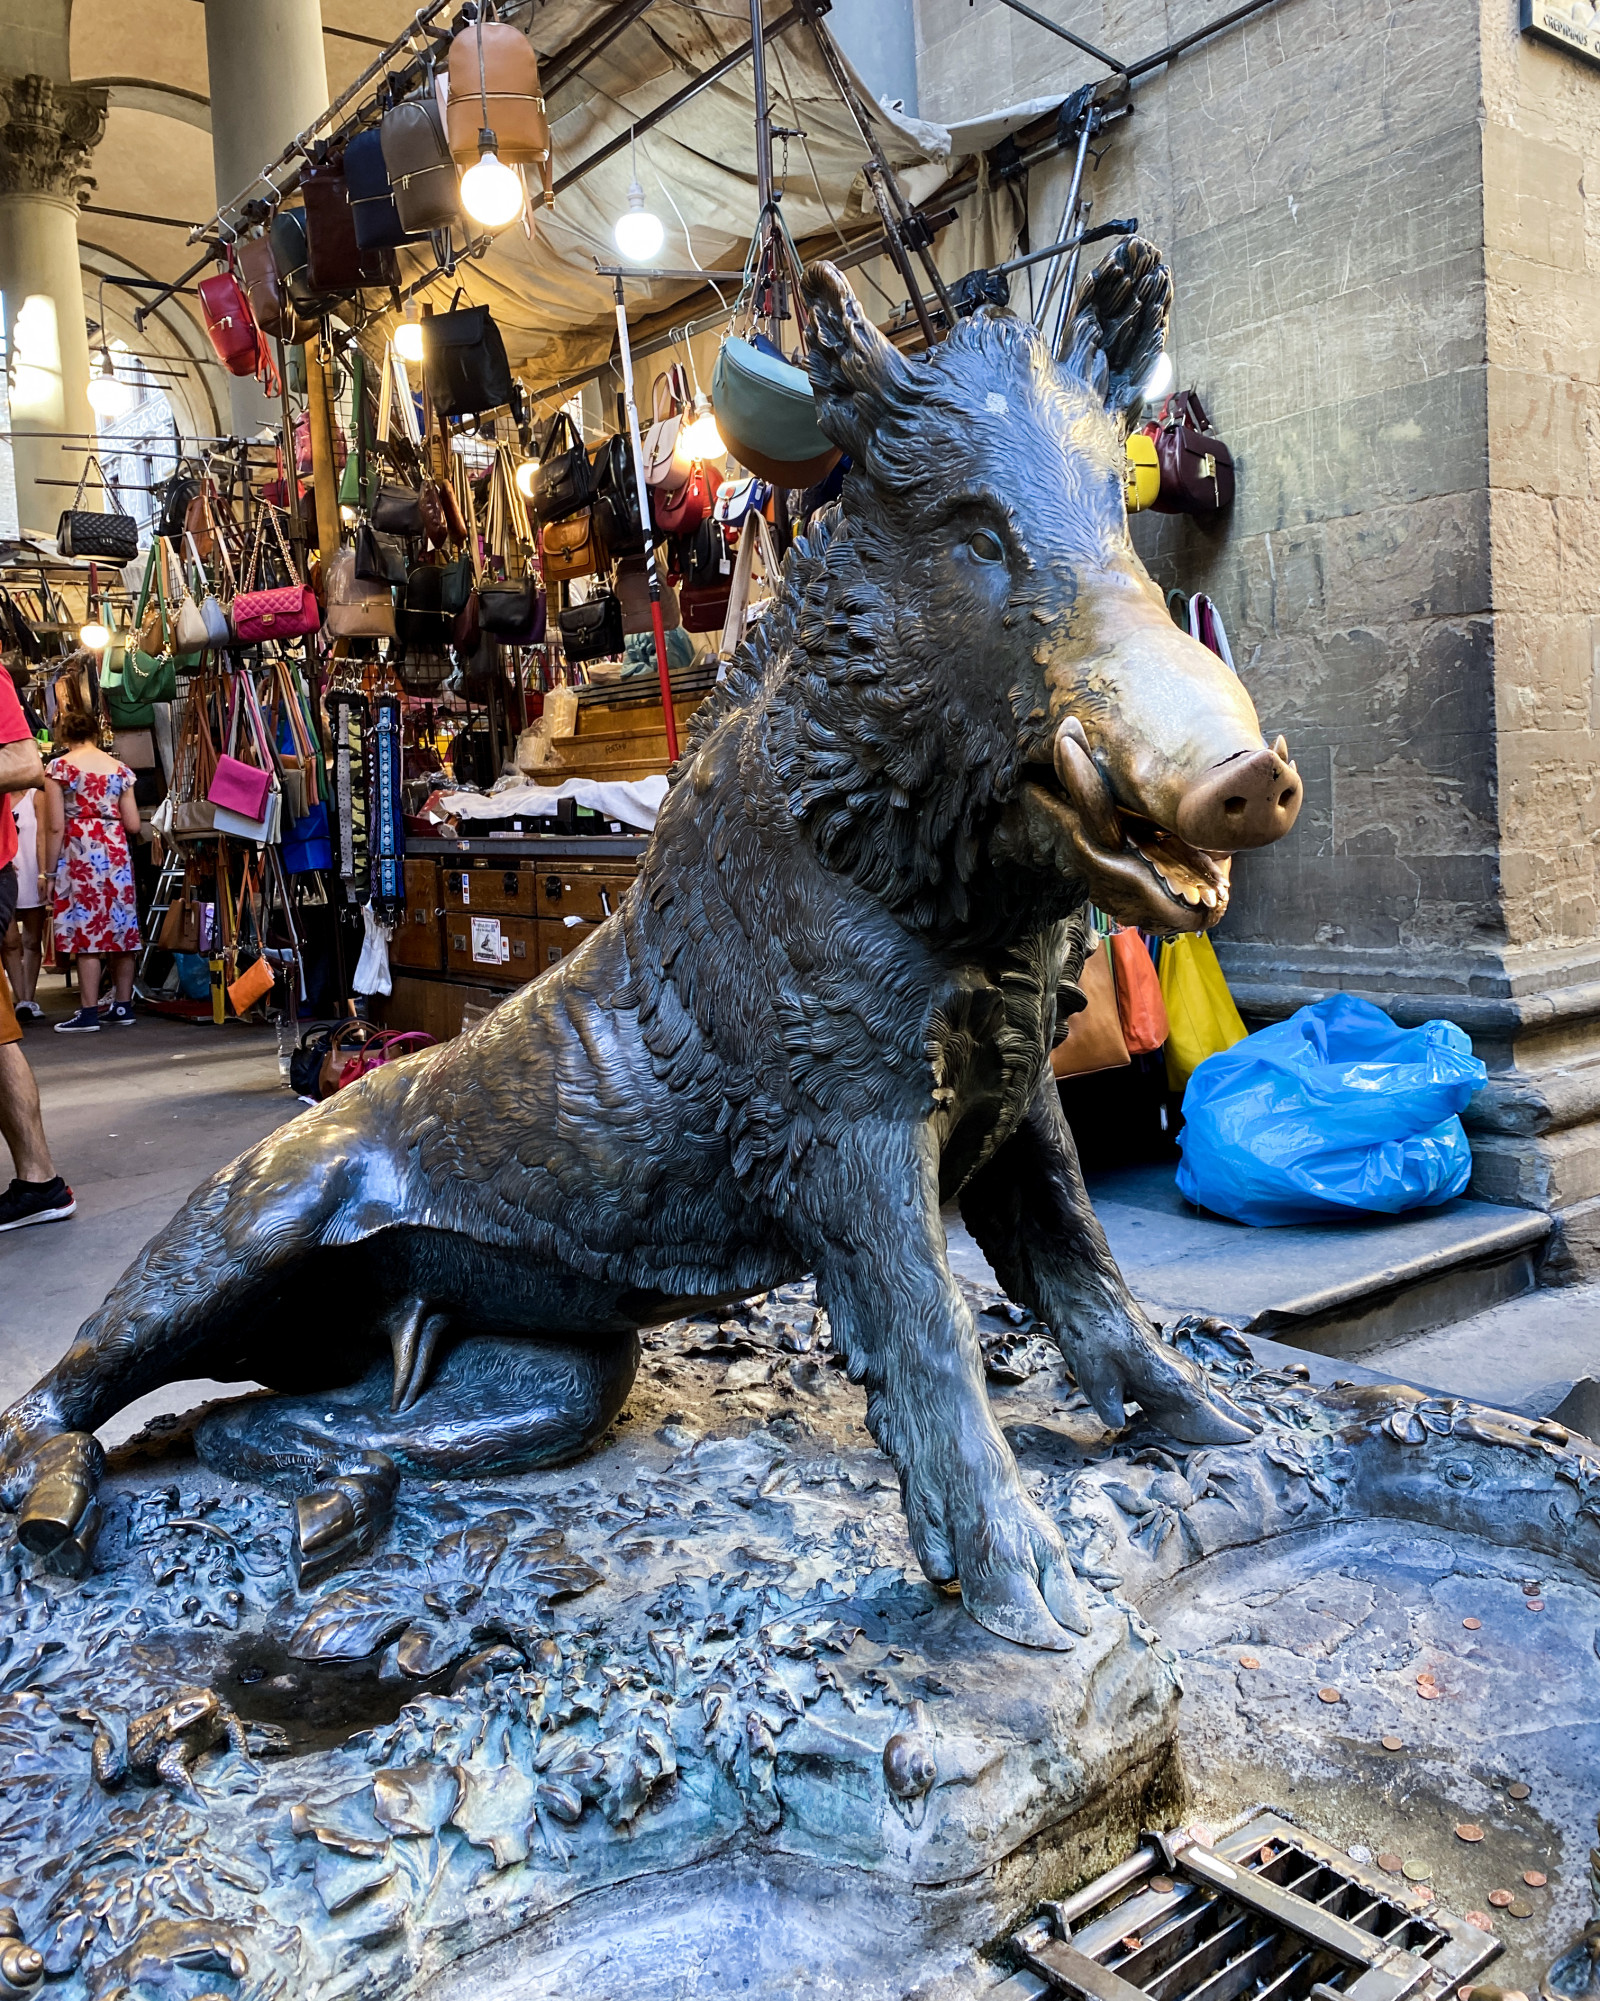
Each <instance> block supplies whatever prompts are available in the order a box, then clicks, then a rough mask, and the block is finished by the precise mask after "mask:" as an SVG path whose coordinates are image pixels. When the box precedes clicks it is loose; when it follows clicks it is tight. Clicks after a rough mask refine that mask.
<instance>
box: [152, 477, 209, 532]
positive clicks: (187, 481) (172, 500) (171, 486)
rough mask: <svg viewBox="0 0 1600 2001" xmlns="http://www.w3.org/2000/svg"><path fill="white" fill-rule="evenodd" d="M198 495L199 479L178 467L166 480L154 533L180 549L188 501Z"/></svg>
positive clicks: (196, 497)
mask: <svg viewBox="0 0 1600 2001" xmlns="http://www.w3.org/2000/svg"><path fill="white" fill-rule="evenodd" d="M199 495H200V482H199V480H197V479H194V478H192V477H191V476H190V474H188V473H186V472H184V471H182V470H181V469H180V470H179V471H177V472H175V473H174V474H173V475H172V477H171V479H169V480H168V481H167V485H166V491H165V492H164V493H163V495H162V496H161V514H160V517H159V519H158V520H157V522H156V533H157V534H158V535H160V536H162V537H163V538H164V539H165V540H166V541H168V542H171V543H172V544H173V545H174V547H176V548H178V549H179V550H180V551H181V549H182V544H183V532H184V525H185V520H186V517H187V515H188V512H189V503H190V501H192V500H196V499H198V498H199Z"/></svg>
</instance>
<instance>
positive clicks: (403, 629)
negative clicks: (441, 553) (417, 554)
mask: <svg viewBox="0 0 1600 2001" xmlns="http://www.w3.org/2000/svg"><path fill="white" fill-rule="evenodd" d="M443 583H444V571H443V570H442V569H440V567H439V565H438V564H437V563H418V565H417V566H416V568H415V569H414V570H413V571H412V572H411V574H410V575H409V576H408V577H407V578H406V595H405V605H404V608H403V610H402V612H401V616H400V637H401V638H402V639H403V640H404V641H405V643H406V647H407V650H408V651H409V650H410V649H411V648H412V647H417V648H419V649H421V650H423V651H428V650H431V649H432V648H434V647H438V646H443V645H444V643H445V636H446V620H445V616H444V611H443V608H442V606H441V605H440V602H439V593H440V589H441V586H442V585H443Z"/></svg>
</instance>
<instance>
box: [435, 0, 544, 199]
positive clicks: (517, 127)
mask: <svg viewBox="0 0 1600 2001" xmlns="http://www.w3.org/2000/svg"><path fill="white" fill-rule="evenodd" d="M486 16H487V18H486ZM445 109H446V117H447V123H448V133H449V139H450V151H451V152H452V153H453V154H454V156H455V161H456V165H457V166H458V167H462V168H466V167H470V166H472V165H473V164H474V162H475V161H476V160H477V158H478V145H479V140H478V135H479V133H480V132H482V131H484V130H488V131H491V132H493V134H494V147H495V152H496V153H497V154H498V156H499V157H500V159H501V160H502V161H504V163H505V164H506V165H507V166H508V167H516V166H533V165H535V164H537V166H538V168H539V171H540V174H541V176H542V178H543V182H544V199H545V206H546V207H547V208H548V207H549V206H550V205H551V204H552V203H553V202H554V200H555V196H554V193H553V192H552V187H551V176H552V172H553V169H552V167H551V162H550V123H549V120H548V119H547V117H546V116H545V107H544V95H543V92H542V91H541V90H540V88H539V58H538V57H537V56H536V55H535V54H534V50H533V44H532V42H530V41H529V40H528V38H527V36H526V35H525V34H523V32H522V30H521V29H520V28H513V27H512V26H510V24H509V23H507V22H504V21H496V20H495V19H494V16H493V9H492V7H491V6H488V5H487V4H485V5H480V7H479V9H478V18H477V20H476V21H474V22H471V23H470V24H469V25H468V26H466V27H464V28H462V29H461V30H460V32H459V33H458V34H457V35H456V36H455V37H454V39H453V40H452V41H451V44H450V89H449V96H448V98H447V100H446V107H445Z"/></svg>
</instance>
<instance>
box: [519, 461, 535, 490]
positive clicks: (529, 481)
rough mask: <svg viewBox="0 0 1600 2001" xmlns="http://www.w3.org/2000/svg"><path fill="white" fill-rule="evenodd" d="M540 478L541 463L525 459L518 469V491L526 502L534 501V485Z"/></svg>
mask: <svg viewBox="0 0 1600 2001" xmlns="http://www.w3.org/2000/svg"><path fill="white" fill-rule="evenodd" d="M538 477H539V461H538V460H537V459H524V460H523V461H522V463H521V465H519V466H518V467H517V491H518V493H520V494H521V495H522V497H523V499H524V500H532V498H533V483H534V481H535V480H536V479H537V478H538Z"/></svg>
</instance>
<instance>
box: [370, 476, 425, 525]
mask: <svg viewBox="0 0 1600 2001" xmlns="http://www.w3.org/2000/svg"><path fill="white" fill-rule="evenodd" d="M372 525H373V527H374V528H381V529H382V530H383V532H384V534H386V535H416V536H420V535H421V534H422V533H423V524H422V495H421V494H420V493H418V492H417V490H416V489H415V488H414V487H410V486H394V485H390V484H389V483H388V482H385V483H384V485H382V486H380V487H379V488H378V491H377V495H376V497H375V499H374V500H373V503H372Z"/></svg>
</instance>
